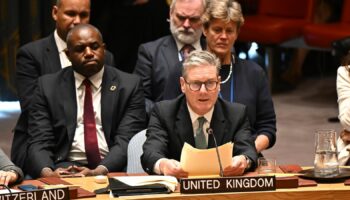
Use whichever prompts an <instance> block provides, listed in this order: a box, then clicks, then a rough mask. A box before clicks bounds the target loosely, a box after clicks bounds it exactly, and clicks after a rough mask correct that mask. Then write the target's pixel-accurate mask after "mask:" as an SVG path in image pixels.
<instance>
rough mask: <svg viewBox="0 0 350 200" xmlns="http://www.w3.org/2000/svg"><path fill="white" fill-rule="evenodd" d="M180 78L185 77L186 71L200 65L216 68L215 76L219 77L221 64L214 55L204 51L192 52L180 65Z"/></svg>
mask: <svg viewBox="0 0 350 200" xmlns="http://www.w3.org/2000/svg"><path fill="white" fill-rule="evenodd" d="M182 65H183V66H182V77H186V76H187V69H189V68H192V67H199V66H202V65H212V66H215V67H216V74H217V75H219V72H220V68H221V63H220V60H219V58H218V57H216V55H215V54H212V53H210V52H209V51H204V50H195V51H192V52H191V53H190V54H189V55H188V57H187V58H186V59H185V61H184V63H183V64H182Z"/></svg>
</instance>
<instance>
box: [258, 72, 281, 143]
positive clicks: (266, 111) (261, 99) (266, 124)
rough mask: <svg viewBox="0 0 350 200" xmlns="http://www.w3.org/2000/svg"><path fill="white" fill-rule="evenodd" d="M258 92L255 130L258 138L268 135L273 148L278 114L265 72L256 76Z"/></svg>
mask: <svg viewBox="0 0 350 200" xmlns="http://www.w3.org/2000/svg"><path fill="white" fill-rule="evenodd" d="M256 80H257V81H258V82H257V87H258V88H259V89H258V90H257V92H258V94H257V95H258V96H257V107H256V122H255V129H256V134H257V136H259V135H266V136H267V137H268V138H269V146H268V148H271V147H272V146H273V145H274V144H275V142H276V114H275V110H274V106H273V101H272V97H271V93H270V88H269V83H268V80H267V77H266V74H265V72H264V71H263V70H261V71H260V73H259V74H257V76H256Z"/></svg>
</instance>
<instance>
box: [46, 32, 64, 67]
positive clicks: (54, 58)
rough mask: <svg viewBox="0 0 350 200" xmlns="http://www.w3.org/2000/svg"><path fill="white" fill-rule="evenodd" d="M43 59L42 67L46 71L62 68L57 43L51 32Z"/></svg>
mask: <svg viewBox="0 0 350 200" xmlns="http://www.w3.org/2000/svg"><path fill="white" fill-rule="evenodd" d="M44 59H45V63H46V64H45V66H44V67H45V68H46V69H45V70H47V73H54V72H57V71H59V70H61V69H62V67H61V61H60V57H59V53H58V49H57V45H56V42H55V38H54V35H53V34H51V35H50V36H49V38H48V42H47V46H46V49H45V56H44Z"/></svg>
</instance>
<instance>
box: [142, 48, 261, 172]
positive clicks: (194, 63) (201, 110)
mask: <svg viewBox="0 0 350 200" xmlns="http://www.w3.org/2000/svg"><path fill="white" fill-rule="evenodd" d="M219 69H220V61H219V60H218V59H217V57H216V56H214V55H213V54H211V53H209V52H207V51H201V50H196V51H194V52H192V53H191V54H190V55H189V57H188V58H187V59H186V60H185V62H184V64H183V73H182V77H181V78H180V84H181V90H182V92H183V93H184V95H180V96H179V97H177V98H176V99H173V100H166V101H161V102H159V103H156V104H155V106H154V109H153V111H152V113H151V117H150V121H149V125H148V130H147V140H146V142H145V143H144V145H143V151H144V153H143V155H142V157H141V161H142V166H143V168H144V169H145V171H146V172H147V173H150V174H153V173H156V174H164V175H172V176H176V177H186V176H187V175H188V174H187V172H185V171H183V169H181V167H180V164H179V160H180V157H181V150H182V147H183V145H184V143H185V142H187V143H189V144H190V145H192V146H195V147H197V148H212V147H215V146H214V140H213V138H212V137H213V136H209V135H208V133H206V131H203V130H206V129H207V128H209V127H210V128H212V129H213V132H214V134H215V137H216V140H217V142H218V145H222V144H225V143H227V142H230V141H232V142H233V143H234V149H233V155H234V157H233V158H232V163H231V165H230V166H228V167H226V168H225V169H224V175H226V176H230V175H242V174H243V173H244V172H245V171H247V170H250V169H254V168H255V166H256V159H257V152H256V149H255V146H254V141H253V138H252V137H251V133H250V131H251V129H250V125H249V120H248V117H247V109H246V107H245V106H244V105H242V104H237V103H230V102H228V101H225V100H222V99H218V94H219V91H220V76H219ZM197 130H201V131H197ZM203 167H205V166H203Z"/></svg>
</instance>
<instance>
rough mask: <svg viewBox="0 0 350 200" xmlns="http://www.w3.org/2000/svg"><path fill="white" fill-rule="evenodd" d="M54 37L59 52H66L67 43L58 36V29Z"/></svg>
mask: <svg viewBox="0 0 350 200" xmlns="http://www.w3.org/2000/svg"><path fill="white" fill-rule="evenodd" d="M53 36H54V38H55V42H56V45H57V49H58V52H59V53H61V52H62V51H64V50H65V49H66V48H67V43H66V42H65V41H64V40H62V38H60V36H58V33H57V29H56V30H55V32H54V34H53Z"/></svg>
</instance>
